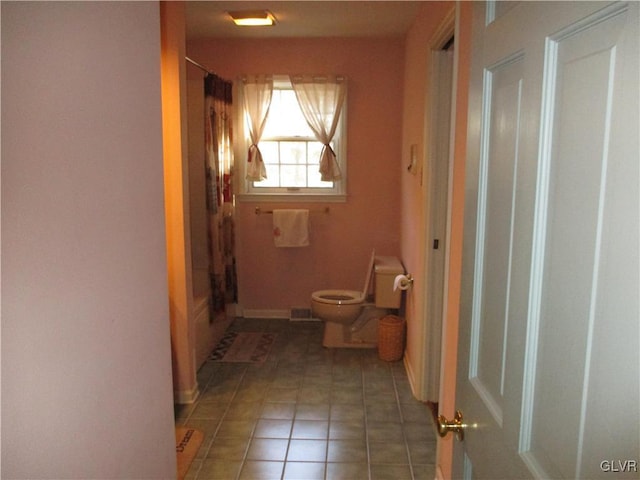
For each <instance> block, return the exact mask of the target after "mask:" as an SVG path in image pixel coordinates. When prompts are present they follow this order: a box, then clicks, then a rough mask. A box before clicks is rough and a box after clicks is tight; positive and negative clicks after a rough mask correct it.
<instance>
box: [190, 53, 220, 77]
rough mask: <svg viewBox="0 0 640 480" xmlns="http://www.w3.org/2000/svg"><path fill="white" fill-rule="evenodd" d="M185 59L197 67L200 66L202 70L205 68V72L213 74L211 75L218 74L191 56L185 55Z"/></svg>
mask: <svg viewBox="0 0 640 480" xmlns="http://www.w3.org/2000/svg"><path fill="white" fill-rule="evenodd" d="M184 59H185V60H186V61H187V62H189V63H192V64H194V65H195V66H196V67H198V68H199V69H200V70H204V71H205V72H207V73H209V74H211V75H215V76H216V77H217V76H218V75H217V74H216V73H214V72H212V71H211V70H209V69H208V68H207V67H205V66H203V65H200V64H199V63H198V62H196V61H195V60H191V59H190V58H189V57H184Z"/></svg>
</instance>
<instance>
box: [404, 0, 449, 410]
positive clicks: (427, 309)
mask: <svg viewBox="0 0 640 480" xmlns="http://www.w3.org/2000/svg"><path fill="white" fill-rule="evenodd" d="M455 26H456V7H452V8H451V9H450V11H449V13H447V15H446V16H445V17H444V19H443V20H442V21H441V22H440V25H439V26H438V29H437V30H436V32H435V33H434V34H433V36H432V37H431V39H430V41H429V51H428V61H429V64H430V66H431V70H432V73H431V75H430V77H429V85H428V90H427V100H426V105H425V128H424V144H425V146H426V148H425V149H424V150H425V153H424V158H423V159H422V165H423V168H422V179H421V185H423V186H424V185H428V184H429V181H430V177H431V174H430V172H431V166H432V164H431V162H430V161H429V157H431V152H432V150H433V148H434V143H435V142H434V139H433V137H434V131H433V129H432V128H431V125H432V124H433V122H434V120H433V118H434V117H435V115H437V112H436V111H435V110H436V109H437V102H436V101H435V99H434V98H432V96H433V94H434V93H435V87H438V85H437V83H438V82H437V77H436V75H437V71H436V70H437V68H435V60H436V59H435V55H434V51H438V50H440V49H442V47H443V46H444V45H445V44H446V42H447V41H449V39H450V38H451V37H455ZM453 55H454V56H453V72H452V78H451V89H452V90H451V110H450V119H449V133H450V135H449V138H450V141H449V158H448V161H449V171H448V174H447V176H448V180H447V206H446V210H447V211H446V213H445V216H446V219H445V223H446V225H445V238H444V239H443V240H444V241H443V242H442V247H441V248H443V249H444V251H443V253H442V254H443V255H444V275H443V287H442V317H441V321H443V319H444V318H446V316H445V315H446V301H447V292H446V290H447V288H446V286H447V282H448V269H449V258H448V257H449V236H450V224H451V222H450V218H449V217H450V215H451V203H450V202H451V198H452V189H453V182H452V171H453V170H452V168H453V147H454V145H453V143H452V142H451V139H453V138H454V133H455V110H454V108H455V97H456V91H455V85H456V81H457V49H455V48H454V54H453ZM432 200H433V199H432V195H431V193H427V194H426V195H425V208H424V215H423V219H422V221H423V225H422V226H423V232H424V237H423V240H424V242H425V244H424V249H425V252H426V254H425V255H424V261H423V277H424V281H423V285H424V289H423V292H422V295H423V298H425V299H430V298H431V291H432V288H431V263H432V261H433V259H432V255H431V253H430V252H431V248H432V243H431V242H432V240H433V235H432V234H431V228H432V218H431V208H432V206H431V202H432ZM430 318H431V303H430V302H429V301H425V302H424V304H423V308H422V324H423V327H424V328H423V329H422V332H421V334H422V339H421V344H422V348H421V352H420V359H419V366H418V371H417V372H416V375H414V376H413V383H412V389H413V390H414V394H415V395H416V397H417V398H418V399H420V400H436V398H427V397H428V396H429V395H430V394H432V393H435V394H436V396H439V383H440V382H438V384H435V385H433V382H432V381H431V380H430V379H429V378H428V376H429V373H430V371H431V370H432V369H430V368H429V367H430V365H432V364H434V365H440V361H441V358H442V354H443V350H442V348H441V349H440V355H439V357H440V358H434V356H435V352H434V351H433V350H434V349H433V348H431V344H432V340H433V338H432V337H433V334H434V327H433V325H430V324H429V323H428V322H429V319H430ZM439 332H440V335H439V336H440V337H442V335H441V334H442V332H443V329H442V325H441V326H440V328H439ZM437 341H440V342H441V338H440V339H438V340H437ZM441 367H442V366H441V365H440V370H441ZM432 389H436V390H438V391H436V392H430V390H432Z"/></svg>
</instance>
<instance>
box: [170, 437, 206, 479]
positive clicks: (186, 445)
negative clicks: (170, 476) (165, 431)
mask: <svg viewBox="0 0 640 480" xmlns="http://www.w3.org/2000/svg"><path fill="white" fill-rule="evenodd" d="M203 438H204V434H203V433H202V432H201V431H200V430H196V429H194V428H188V427H176V458H177V460H178V480H182V479H183V478H184V477H186V475H187V472H188V471H189V467H190V466H191V462H193V459H194V458H195V457H196V454H197V453H198V449H199V448H200V444H201V443H202V439H203Z"/></svg>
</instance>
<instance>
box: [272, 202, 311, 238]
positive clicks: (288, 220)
mask: <svg viewBox="0 0 640 480" xmlns="http://www.w3.org/2000/svg"><path fill="white" fill-rule="evenodd" d="M273 242H274V244H275V246H276V247H306V246H308V245H309V210H295V209H287V210H274V211H273Z"/></svg>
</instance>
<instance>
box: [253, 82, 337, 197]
mask: <svg viewBox="0 0 640 480" xmlns="http://www.w3.org/2000/svg"><path fill="white" fill-rule="evenodd" d="M345 104H346V102H345ZM345 117H346V108H345V107H343V109H342V113H341V115H340V121H339V123H338V128H337V129H336V134H335V135H334V138H333V141H332V142H331V143H330V145H331V148H332V149H333V151H334V152H335V153H336V157H337V160H338V164H339V166H340V169H341V171H342V179H341V180H339V181H322V179H321V176H320V172H319V162H320V155H321V152H322V149H323V144H322V143H321V142H319V141H318V140H317V139H316V137H315V135H314V133H313V131H312V130H311V128H310V127H309V125H308V124H307V122H306V120H305V118H304V116H303V114H302V111H301V109H300V106H299V104H298V100H297V98H296V94H295V92H294V91H293V88H292V86H291V83H290V81H289V78H288V77H274V87H273V95H272V98H271V106H270V108H269V114H268V116H267V119H266V122H265V127H264V131H263V133H262V137H261V139H260V142H259V143H258V147H259V148H260V152H261V153H262V158H263V161H264V164H265V167H266V170H267V178H266V179H265V180H262V181H260V182H258V181H246V190H245V191H246V193H247V194H250V195H262V196H269V197H270V199H271V196H274V195H278V196H286V197H290V198H288V199H293V198H297V197H300V196H305V197H306V196H311V197H321V198H320V199H321V200H322V201H326V200H328V197H330V196H334V197H335V199H340V197H343V196H344V194H345V189H344V185H345V184H346V181H345V178H346V162H345V157H346V155H345V152H346V148H345V147H346V138H345V131H346V129H345V128H344V126H345V124H346V122H345ZM249 143H250V141H249ZM245 151H246V149H245ZM240 158H245V159H246V155H245V156H243V157H240ZM283 199H284V200H286V199H287V198H283ZM305 200H313V198H308V199H307V198H305Z"/></svg>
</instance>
